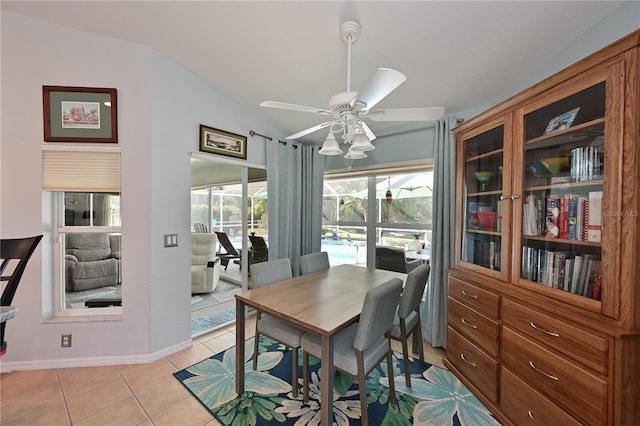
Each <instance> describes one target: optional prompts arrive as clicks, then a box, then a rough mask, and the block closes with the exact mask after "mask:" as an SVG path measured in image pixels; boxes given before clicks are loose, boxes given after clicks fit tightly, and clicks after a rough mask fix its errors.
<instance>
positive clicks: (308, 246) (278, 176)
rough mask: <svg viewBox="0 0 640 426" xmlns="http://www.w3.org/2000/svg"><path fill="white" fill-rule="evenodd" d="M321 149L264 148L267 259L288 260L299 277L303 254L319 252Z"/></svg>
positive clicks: (280, 145) (277, 145) (285, 145)
mask: <svg viewBox="0 0 640 426" xmlns="http://www.w3.org/2000/svg"><path fill="white" fill-rule="evenodd" d="M319 149H320V147H318V146H304V145H301V144H298V145H296V144H293V143H291V142H282V141H270V142H268V144H267V191H268V194H269V195H268V196H269V258H271V259H281V258H289V259H290V260H291V268H292V270H293V271H292V272H293V274H294V275H299V272H300V264H299V261H298V260H299V258H300V255H302V254H307V253H312V252H314V251H320V234H321V233H322V186H323V179H324V157H323V156H321V155H320V154H318V151H319Z"/></svg>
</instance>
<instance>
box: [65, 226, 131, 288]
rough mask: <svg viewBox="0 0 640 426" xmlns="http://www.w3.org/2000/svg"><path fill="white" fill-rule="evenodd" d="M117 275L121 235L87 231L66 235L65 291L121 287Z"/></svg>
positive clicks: (118, 275) (118, 273) (118, 274)
mask: <svg viewBox="0 0 640 426" xmlns="http://www.w3.org/2000/svg"><path fill="white" fill-rule="evenodd" d="M112 246H113V247H112ZM120 275H121V274H120V235H118V234H107V233H89V232H79V233H67V234H65V282H66V290H67V291H82V290H89V289H92V288H98V287H106V286H111V285H116V284H120V282H121V279H120V278H121V276H120Z"/></svg>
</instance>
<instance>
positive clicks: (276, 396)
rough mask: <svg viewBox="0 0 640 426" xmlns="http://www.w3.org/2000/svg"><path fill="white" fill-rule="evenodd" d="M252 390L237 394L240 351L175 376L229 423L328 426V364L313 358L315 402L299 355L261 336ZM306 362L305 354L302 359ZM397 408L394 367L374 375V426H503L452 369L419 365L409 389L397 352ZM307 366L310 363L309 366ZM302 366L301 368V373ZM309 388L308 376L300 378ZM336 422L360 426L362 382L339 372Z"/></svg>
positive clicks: (370, 385)
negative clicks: (295, 373)
mask: <svg viewBox="0 0 640 426" xmlns="http://www.w3.org/2000/svg"><path fill="white" fill-rule="evenodd" d="M245 354H246V359H245V372H246V373H245V374H246V375H245V386H246V390H245V392H244V393H243V394H242V395H241V396H238V394H236V393H235V365H236V358H235V347H233V348H230V349H228V350H226V351H225V352H222V353H219V354H216V355H214V356H212V357H210V358H208V359H205V360H203V361H200V362H198V363H196V364H194V365H192V366H191V367H188V368H185V369H184V370H181V371H178V372H176V373H174V376H175V377H176V378H177V379H178V380H180V382H182V384H183V385H184V386H185V387H186V388H187V389H188V390H189V391H190V392H191V393H192V394H193V395H194V396H195V397H196V398H197V399H198V400H199V401H200V403H202V405H204V407H205V408H207V409H208V410H209V411H210V412H211V413H212V414H213V415H214V416H215V417H216V419H217V420H218V421H219V422H221V423H222V424H225V425H242V426H245V425H257V426H262V425H273V424H282V425H306V424H314V425H319V424H320V411H319V410H320V403H319V398H320V382H319V376H320V368H321V366H320V362H319V361H318V360H314V359H313V358H310V368H309V370H310V372H311V380H310V384H309V402H308V403H304V402H303V401H302V392H300V396H299V398H298V399H293V398H292V394H291V385H290V383H291V351H289V350H285V349H284V347H283V346H282V345H280V344H278V343H277V342H275V341H273V340H271V339H269V338H267V337H263V336H261V338H260V355H259V357H258V368H257V369H256V371H253V369H252V365H253V363H252V357H253V339H249V340H247V342H246V343H245ZM300 359H302V357H300ZM393 361H394V366H393V369H394V377H395V385H396V399H397V405H390V404H389V401H388V399H389V389H388V378H387V376H386V371H387V367H386V362H383V363H381V364H380V365H379V366H378V367H377V368H376V369H374V370H373V371H372V372H371V373H370V374H369V375H368V376H367V393H368V402H369V423H370V424H371V425H410V424H414V425H439V426H440V425H482V426H485V425H499V424H500V423H498V421H497V420H496V419H495V418H494V417H493V416H492V415H491V413H490V412H489V411H488V410H487V409H486V407H484V406H483V405H482V404H481V403H480V401H478V400H477V399H476V398H475V397H474V396H473V395H472V394H471V392H469V390H468V389H467V388H466V387H465V386H464V385H463V384H462V383H461V382H460V381H459V380H458V379H457V378H456V377H455V376H454V375H453V374H452V373H450V372H449V371H448V370H446V369H443V368H440V367H437V366H434V365H430V364H426V363H425V364H421V363H420V362H419V361H416V360H413V359H412V362H411V376H412V385H413V386H412V387H411V388H407V387H406V386H405V384H404V373H403V371H402V366H403V363H402V354H400V353H397V352H394V356H393ZM301 362H302V361H301ZM301 372H302V369H300V373H301ZM299 385H300V391H302V378H301V377H300V378H299ZM333 404H334V405H333V412H334V424H337V425H340V426H344V425H359V424H361V422H360V414H361V411H360V400H359V394H358V384H357V382H356V381H354V380H353V379H352V378H351V377H348V376H346V375H344V374H340V373H336V376H335V380H334V403H333Z"/></svg>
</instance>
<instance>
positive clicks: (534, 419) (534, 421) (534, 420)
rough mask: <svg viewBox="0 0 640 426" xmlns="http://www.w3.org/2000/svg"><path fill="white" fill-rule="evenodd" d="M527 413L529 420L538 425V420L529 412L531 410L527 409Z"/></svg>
mask: <svg viewBox="0 0 640 426" xmlns="http://www.w3.org/2000/svg"><path fill="white" fill-rule="evenodd" d="M527 414H529V418H530V419H531V421H532V422H533V424H534V425H539V424H540V423H538V421H537V420H536V418H535V417H533V413H532V412H531V410H529V411H528V412H527Z"/></svg>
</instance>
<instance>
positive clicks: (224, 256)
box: [216, 231, 240, 271]
mask: <svg viewBox="0 0 640 426" xmlns="http://www.w3.org/2000/svg"><path fill="white" fill-rule="evenodd" d="M216 235H217V236H218V242H219V243H220V245H221V246H222V248H223V249H224V253H221V252H220V251H218V253H217V255H218V257H219V258H220V264H222V266H224V270H225V271H226V270H227V267H228V266H229V260H232V259H235V260H234V263H237V264H240V261H239V259H240V252H239V251H238V250H236V248H235V247H234V246H233V244H231V240H229V237H228V236H227V233H226V232H222V231H216Z"/></svg>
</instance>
